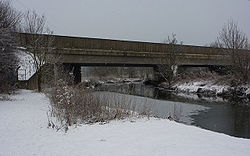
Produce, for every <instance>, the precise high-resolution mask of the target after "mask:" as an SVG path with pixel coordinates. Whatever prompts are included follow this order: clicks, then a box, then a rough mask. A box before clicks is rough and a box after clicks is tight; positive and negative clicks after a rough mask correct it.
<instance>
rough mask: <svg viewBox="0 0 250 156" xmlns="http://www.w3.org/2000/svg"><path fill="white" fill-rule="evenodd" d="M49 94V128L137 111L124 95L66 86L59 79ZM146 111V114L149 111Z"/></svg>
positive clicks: (91, 121)
mask: <svg viewBox="0 0 250 156" xmlns="http://www.w3.org/2000/svg"><path fill="white" fill-rule="evenodd" d="M48 96H49V97H50V99H51V107H50V110H49V112H48V113H47V116H48V127H52V128H55V129H56V130H60V129H64V130H65V131H67V130H68V127H69V126H72V125H78V124H82V123H84V124H92V123H96V122H108V121H110V120H113V119H124V118H126V117H130V116H132V115H134V114H138V113H135V112H134V109H135V107H134V106H133V103H132V102H131V101H126V99H125V98H115V97H114V98H113V97H112V98H108V97H105V95H104V96H100V94H98V93H96V92H93V91H92V90H89V89H87V88H86V87H85V85H84V84H79V85H77V86H69V85H68V84H67V83H66V81H64V80H62V79H60V80H58V82H57V86H56V87H54V88H52V89H51V90H50V91H49V92H48ZM112 100H113V101H112ZM147 112H148V113H147V114H148V115H149V111H147ZM143 113H145V112H143ZM144 115H146V114H144Z"/></svg>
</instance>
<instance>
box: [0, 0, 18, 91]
mask: <svg viewBox="0 0 250 156" xmlns="http://www.w3.org/2000/svg"><path fill="white" fill-rule="evenodd" d="M20 18H21V14H20V13H19V12H17V11H16V10H14V9H13V7H12V6H11V4H10V3H9V2H6V1H3V0H0V92H2V91H7V92H8V89H11V88H12V86H13V85H14V84H15V82H16V73H15V72H16V69H17V60H18V58H17V56H16V54H15V47H16V42H15V41H16V40H15V35H14V34H13V32H14V31H16V30H17V29H18V26H19V22H20Z"/></svg>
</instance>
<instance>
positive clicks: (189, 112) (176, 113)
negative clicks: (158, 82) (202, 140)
mask: <svg viewBox="0 0 250 156" xmlns="http://www.w3.org/2000/svg"><path fill="white" fill-rule="evenodd" d="M99 90H101V91H109V92H102V94H105V96H111V94H112V96H114V94H116V96H123V98H125V99H127V100H130V101H131V99H132V100H133V101H134V102H133V103H135V104H136V107H137V108H136V109H137V110H140V109H143V107H144V105H145V104H146V105H147V107H149V108H151V110H152V113H154V114H155V115H157V116H159V117H162V118H166V117H167V116H169V115H171V116H172V117H174V118H175V119H176V120H177V121H179V122H182V123H185V124H189V125H195V126H198V127H201V128H205V129H208V130H212V131H216V132H220V133H225V134H228V135H231V136H237V137H243V138H250V108H249V107H247V106H239V105H232V104H230V103H228V102H226V101H224V100H223V99H220V98H215V97H211V98H209V99H208V98H205V97H199V96H198V95H187V94H183V95H181V96H180V95H179V94H177V93H173V92H169V91H164V90H160V89H157V88H154V87H150V86H145V85H143V84H141V83H138V84H120V85H114V84H112V85H103V86H100V87H99ZM111 92H118V93H123V94H118V93H111ZM125 94H126V95H125ZM110 99H112V98H110Z"/></svg>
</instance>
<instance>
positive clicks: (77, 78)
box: [73, 65, 82, 84]
mask: <svg viewBox="0 0 250 156" xmlns="http://www.w3.org/2000/svg"><path fill="white" fill-rule="evenodd" d="M73 75H74V83H75V84H77V83H81V76H82V75H81V66H80V65H74V66H73Z"/></svg>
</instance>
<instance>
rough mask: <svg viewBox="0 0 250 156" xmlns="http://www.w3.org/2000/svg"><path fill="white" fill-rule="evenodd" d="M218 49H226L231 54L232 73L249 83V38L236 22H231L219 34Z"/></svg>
mask: <svg viewBox="0 0 250 156" xmlns="http://www.w3.org/2000/svg"><path fill="white" fill-rule="evenodd" d="M215 43H216V45H217V46H218V47H221V48H225V50H226V51H227V52H228V53H230V55H231V61H232V72H233V74H234V75H235V76H236V77H237V78H240V79H241V80H242V81H243V82H246V81H248V79H249V74H250V52H249V51H244V50H247V49H249V43H248V38H247V36H246V35H245V33H243V32H242V31H241V30H240V29H239V27H238V25H237V24H236V23H235V22H234V21H232V20H231V21H229V22H228V23H227V24H226V25H225V26H224V27H223V28H222V30H221V32H220V33H219V36H218V38H217V41H216V42H215Z"/></svg>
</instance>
